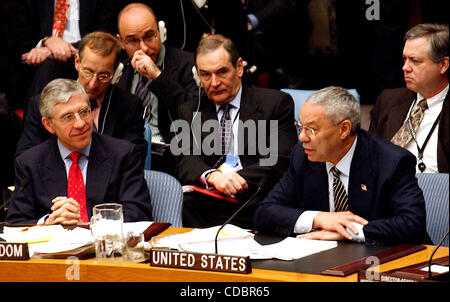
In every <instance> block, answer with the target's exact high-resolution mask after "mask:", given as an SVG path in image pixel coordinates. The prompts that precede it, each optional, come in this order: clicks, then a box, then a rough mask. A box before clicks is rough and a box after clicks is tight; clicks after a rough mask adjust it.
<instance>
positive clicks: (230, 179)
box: [171, 35, 296, 227]
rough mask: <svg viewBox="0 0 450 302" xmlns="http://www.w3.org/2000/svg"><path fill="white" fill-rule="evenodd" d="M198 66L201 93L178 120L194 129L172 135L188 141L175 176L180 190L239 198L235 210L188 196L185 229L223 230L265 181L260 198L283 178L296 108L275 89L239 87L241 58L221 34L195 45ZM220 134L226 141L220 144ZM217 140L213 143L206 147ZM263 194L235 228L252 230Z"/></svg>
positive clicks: (216, 201) (202, 197)
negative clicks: (210, 190) (183, 187)
mask: <svg viewBox="0 0 450 302" xmlns="http://www.w3.org/2000/svg"><path fill="white" fill-rule="evenodd" d="M196 65H197V70H198V75H199V78H200V81H201V84H202V86H203V88H204V91H205V94H206V95H202V97H201V99H200V100H192V101H189V102H187V103H185V104H183V105H181V106H180V108H179V114H180V117H181V119H182V120H184V121H187V122H188V123H189V124H190V125H191V127H190V128H191V129H192V131H188V133H189V135H183V132H182V133H179V134H178V135H177V138H178V139H179V140H180V143H181V144H182V145H183V143H184V142H185V141H186V140H187V141H188V142H190V144H189V145H190V146H189V150H187V149H183V148H181V149H182V152H181V153H182V154H181V155H180V160H179V162H178V164H177V170H176V172H177V173H176V175H177V177H178V178H179V179H180V180H181V182H182V183H183V184H185V185H193V184H196V185H201V186H206V187H207V188H214V189H216V190H218V191H219V192H220V193H222V194H223V195H227V196H230V195H232V196H235V197H236V199H237V200H238V204H235V203H231V202H228V201H224V200H221V199H217V198H208V197H207V196H206V195H201V194H197V193H195V192H194V193H193V194H191V193H187V194H185V198H184V203H183V225H184V226H190V227H208V226H213V225H218V224H222V223H223V222H224V221H225V220H226V219H227V218H228V217H229V216H231V214H232V213H234V212H235V211H236V210H237V208H238V207H239V206H240V203H243V202H245V201H246V200H247V199H248V198H250V197H251V196H252V195H253V194H254V193H255V191H256V190H257V188H258V186H262V182H261V181H264V182H265V185H264V186H263V188H262V192H260V193H261V195H263V194H264V192H265V191H266V190H268V189H270V187H271V185H272V186H273V184H274V183H275V182H276V181H277V180H278V179H279V178H280V177H281V175H282V173H283V172H284V171H285V169H286V168H287V165H288V161H289V160H288V158H289V154H290V152H291V149H292V147H293V146H294V144H295V142H296V135H295V127H294V113H293V112H294V104H293V100H292V98H291V97H290V96H289V95H288V94H285V93H282V92H280V91H277V90H272V89H263V88H256V87H246V86H243V85H242V81H241V79H242V74H243V61H242V58H241V57H240V56H239V52H238V51H237V48H236V47H235V45H234V44H233V42H232V41H231V40H229V39H227V38H225V37H224V36H222V35H212V36H209V37H206V38H203V39H202V40H201V41H200V43H199V45H198V48H197V51H196ZM226 108H228V109H226ZM227 116H228V117H227ZM219 120H220V121H221V123H223V125H226V124H228V125H229V126H228V130H226V129H223V130H222V131H221V130H220V127H221V126H219ZM245 125H247V126H249V125H254V128H253V129H252V127H248V128H247V129H246V128H245ZM210 126H212V127H211V128H210ZM214 126H216V127H214ZM224 127H226V126H224ZM187 129H189V127H187ZM253 130H254V132H253ZM220 134H222V135H225V136H228V137H230V139H229V140H227V139H226V141H222V140H221V136H220ZM215 135H217V136H216V138H218V139H217V140H216V139H214V141H213V142H211V138H212V137H215ZM173 141H174V142H177V141H176V140H175V139H174V140H173ZM174 145H175V143H174V144H173V145H172V146H171V147H173V146H174ZM265 147H267V150H264V149H265ZM266 151H267V152H266ZM261 195H258V196H256V197H255V198H254V199H253V200H252V202H251V203H250V204H249V205H248V206H247V207H246V208H245V209H244V210H243V211H242V212H241V213H240V214H239V215H238V216H236V218H235V220H234V221H233V223H234V224H237V225H240V226H242V227H251V226H252V216H253V212H254V210H255V208H256V206H257V204H258V202H259V198H260V196H261Z"/></svg>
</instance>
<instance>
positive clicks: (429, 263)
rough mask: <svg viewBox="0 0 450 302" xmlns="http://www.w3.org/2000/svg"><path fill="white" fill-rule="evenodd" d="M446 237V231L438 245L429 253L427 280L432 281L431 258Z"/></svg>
mask: <svg viewBox="0 0 450 302" xmlns="http://www.w3.org/2000/svg"><path fill="white" fill-rule="evenodd" d="M447 236H448V230H447V233H446V234H445V235H444V237H442V239H441V241H439V243H438V245H437V246H436V247H435V248H434V251H433V252H432V253H431V256H430V259H429V260H428V279H430V280H431V279H433V277H432V276H431V262H432V260H433V256H434V254H435V253H436V251H437V249H438V248H439V247H440V246H441V245H442V242H444V239H445V237H447Z"/></svg>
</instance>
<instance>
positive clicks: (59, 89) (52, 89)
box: [39, 79, 90, 119]
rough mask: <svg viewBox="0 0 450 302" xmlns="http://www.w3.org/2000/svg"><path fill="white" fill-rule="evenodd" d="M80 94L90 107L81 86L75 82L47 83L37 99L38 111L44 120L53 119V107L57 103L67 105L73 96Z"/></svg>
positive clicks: (62, 80) (54, 81)
mask: <svg viewBox="0 0 450 302" xmlns="http://www.w3.org/2000/svg"><path fill="white" fill-rule="evenodd" d="M79 94H82V95H84V97H85V98H86V102H87V103H88V105H89V106H90V102H89V97H88V95H87V94H86V91H85V90H84V87H83V85H81V84H80V83H78V82H77V81H75V80H69V79H56V80H53V81H51V82H50V83H48V84H47V85H46V86H45V87H44V89H43V90H42V92H41V96H40V98H39V111H40V112H41V116H42V117H45V118H48V119H50V118H52V117H53V107H54V106H55V105H56V104H59V103H67V102H68V101H69V99H70V98H71V97H72V96H74V95H79Z"/></svg>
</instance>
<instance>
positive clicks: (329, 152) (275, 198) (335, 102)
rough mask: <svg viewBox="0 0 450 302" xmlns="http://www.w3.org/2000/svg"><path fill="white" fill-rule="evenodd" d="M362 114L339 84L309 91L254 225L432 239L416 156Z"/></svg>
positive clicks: (309, 233) (372, 238) (304, 232)
mask: <svg viewBox="0 0 450 302" xmlns="http://www.w3.org/2000/svg"><path fill="white" fill-rule="evenodd" d="M360 116H361V113H360V107H359V104H358V102H357V101H356V99H355V97H354V96H353V95H352V94H350V93H349V92H348V91H347V90H345V89H344V88H340V87H327V88H323V89H321V90H318V91H316V92H314V93H313V94H311V96H310V97H309V98H308V99H307V100H306V102H305V103H304V105H303V106H302V108H301V110H300V114H299V122H298V124H297V125H298V131H299V140H300V144H297V145H296V146H295V147H294V149H293V151H292V154H291V160H290V164H289V168H288V170H287V172H286V173H285V174H284V176H283V177H282V178H281V179H280V181H279V182H278V184H276V185H275V187H274V188H273V190H272V191H271V192H270V193H269V194H268V195H267V196H266V198H265V199H264V201H263V202H262V203H261V204H260V205H259V207H258V209H257V210H256V213H255V216H254V222H255V226H256V229H257V230H259V231H261V232H266V233H275V234H279V235H285V236H290V235H293V234H296V235H297V234H299V235H298V236H299V237H300V238H306V239H317V240H354V241H358V242H365V244H367V245H395V244H400V243H431V240H430V238H429V236H428V234H427V232H426V223H425V219H426V214H425V201H424V197H423V193H422V191H421V189H420V188H419V186H418V184H417V180H416V177H415V165H416V159H415V157H414V155H412V154H411V153H410V152H408V151H406V150H405V149H403V148H401V147H399V146H396V145H394V144H391V143H390V142H388V141H385V140H384V139H382V138H380V137H378V136H376V135H374V134H372V133H369V132H367V131H364V130H362V129H360V127H361V118H360Z"/></svg>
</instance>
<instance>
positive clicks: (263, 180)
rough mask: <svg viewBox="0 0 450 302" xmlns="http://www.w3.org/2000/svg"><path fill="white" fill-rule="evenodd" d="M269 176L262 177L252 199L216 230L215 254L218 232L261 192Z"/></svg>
mask: <svg viewBox="0 0 450 302" xmlns="http://www.w3.org/2000/svg"><path fill="white" fill-rule="evenodd" d="M269 178H270V177H269V176H267V177H264V178H263V179H261V181H260V182H259V184H258V189H257V190H256V192H255V193H254V194H253V195H252V197H250V198H249V199H248V200H247V201H246V202H245V203H244V204H243V205H242V206H241V207H240V208H239V209H237V211H236V212H234V213H233V215H231V217H230V218H228V219H227V221H225V222H224V223H223V224H222V225H221V226H220V228H219V230H217V234H216V238H215V239H214V246H215V252H216V254H217V237H218V236H219V233H220V230H222V229H223V227H224V226H225V225H226V224H228V223H229V222H230V221H231V220H232V219H233V218H234V217H236V215H237V214H239V212H240V211H241V210H242V209H243V208H245V207H246V206H247V204H248V203H249V202H250V201H251V200H252V199H253V198H254V197H255V196H256V195H257V194H258V193H259V191H260V190H261V188H262V187H264V186H265V185H266V184H267V182H268V180H269Z"/></svg>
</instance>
